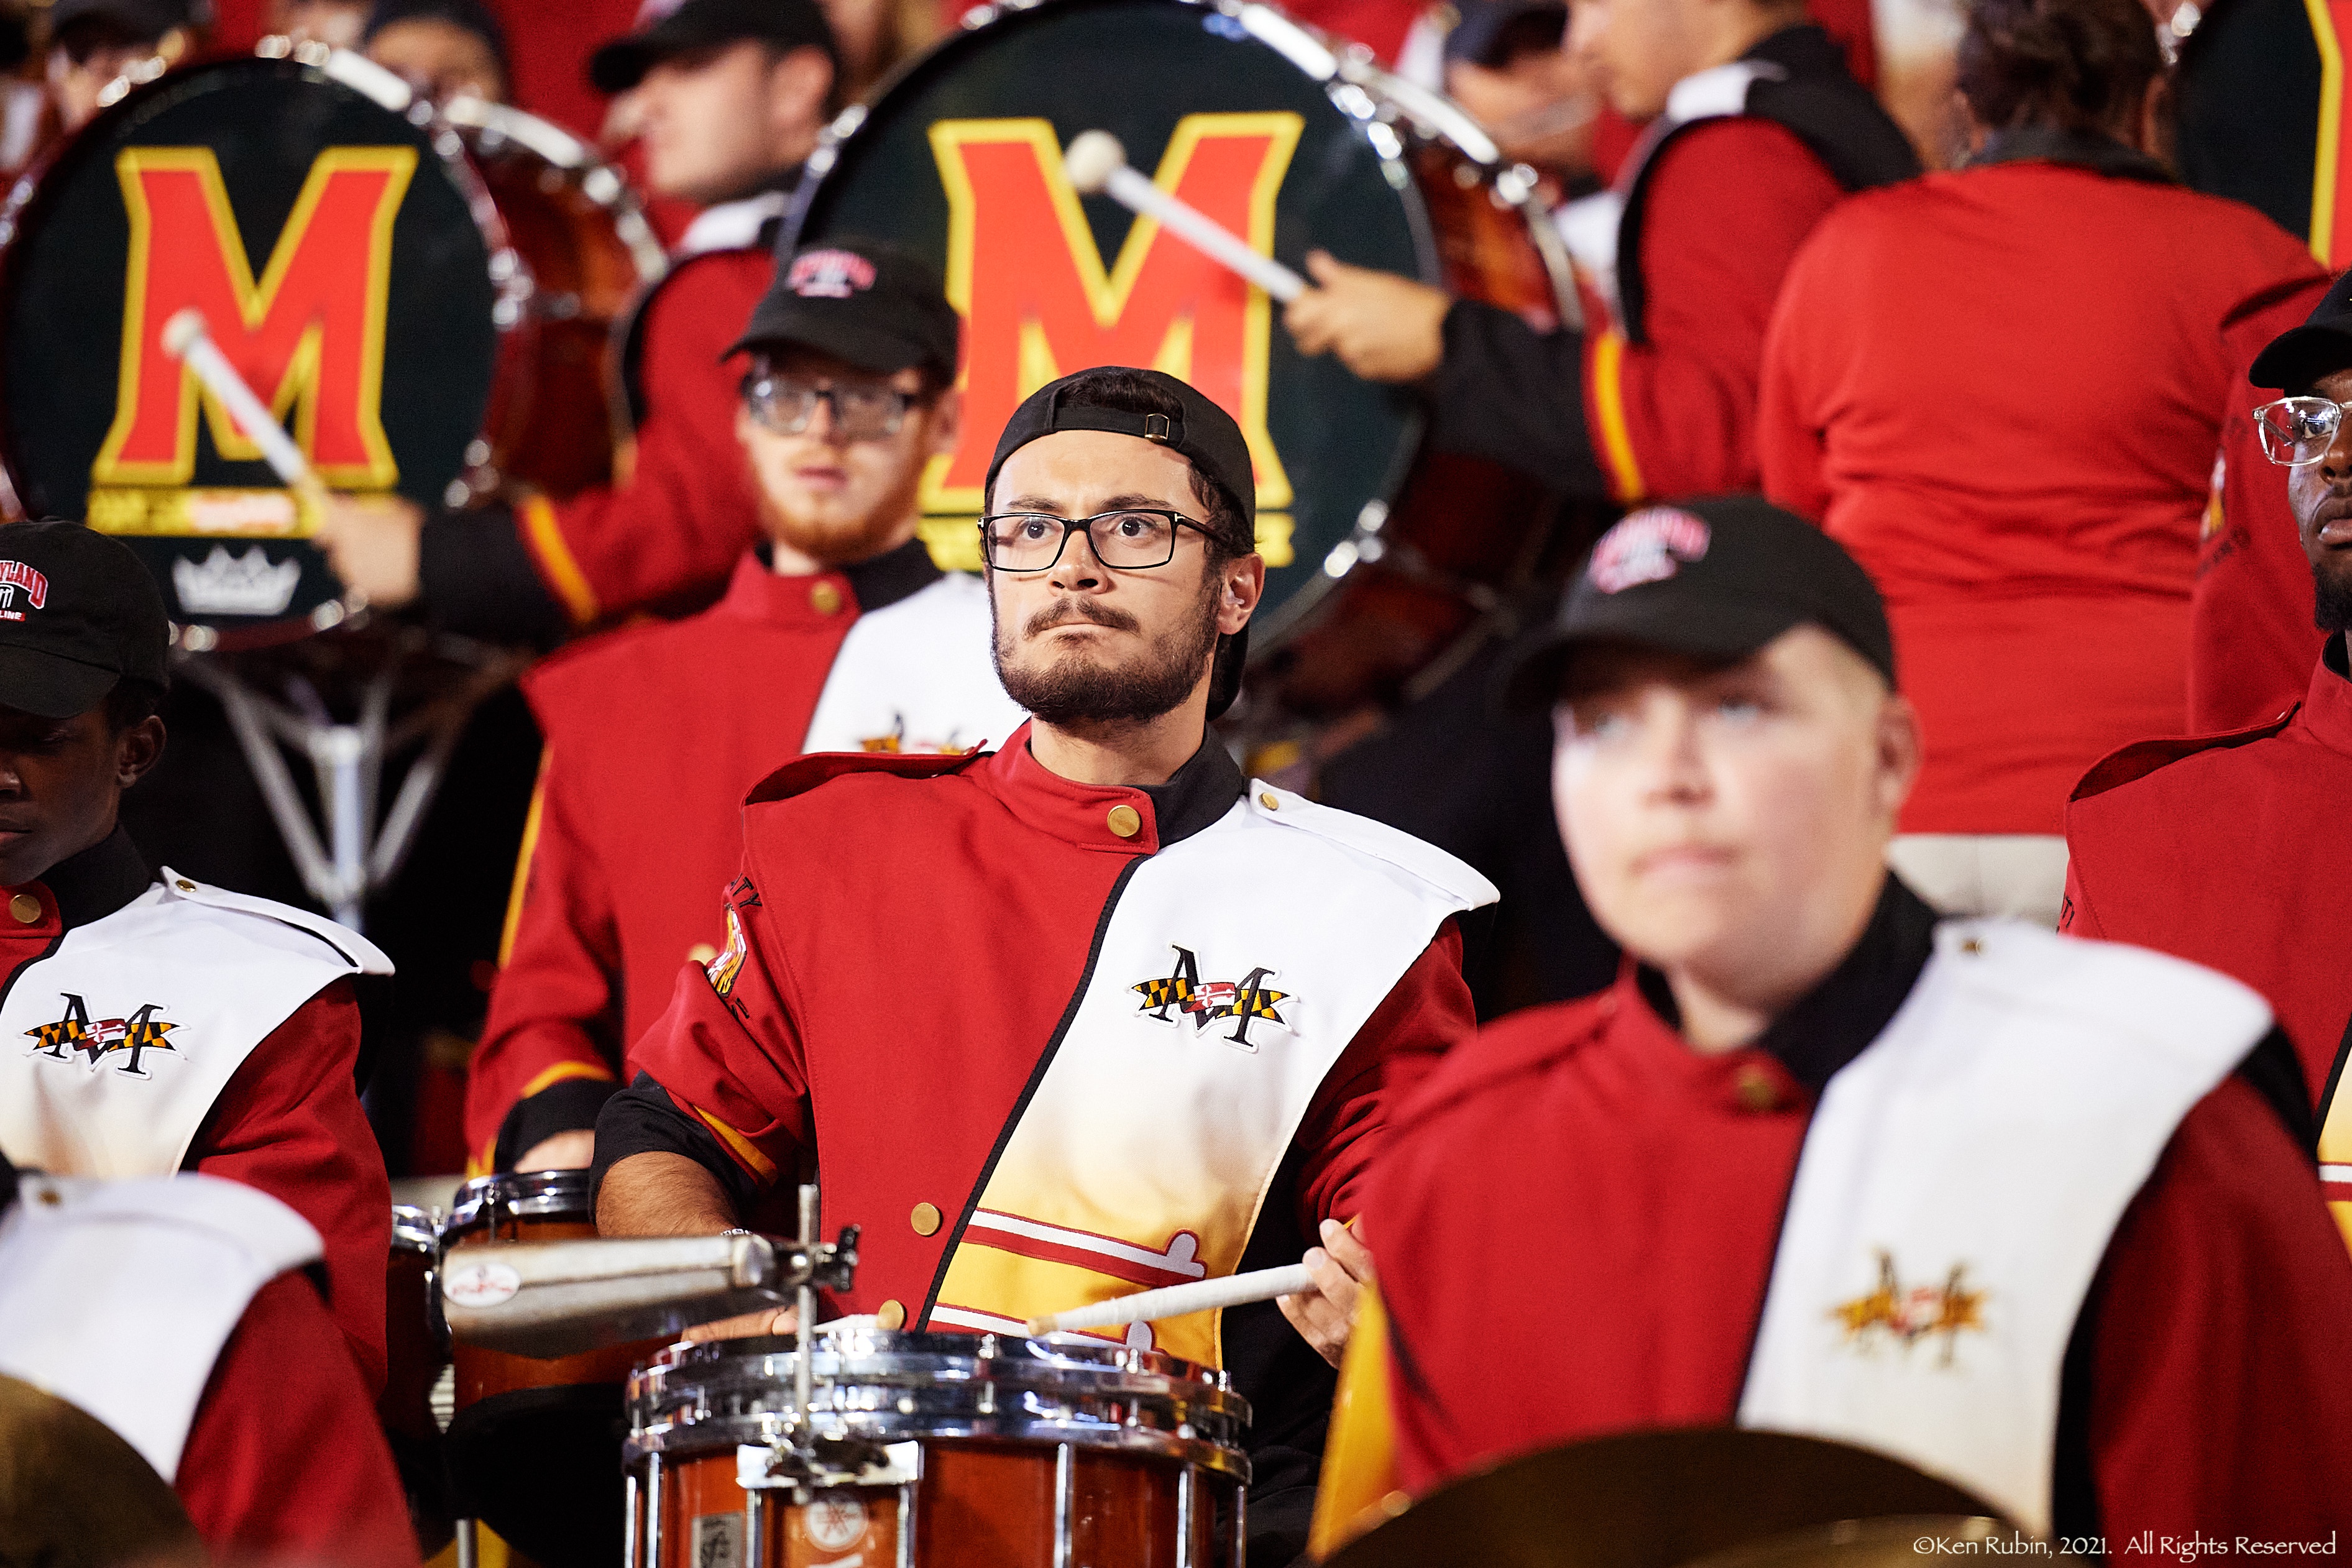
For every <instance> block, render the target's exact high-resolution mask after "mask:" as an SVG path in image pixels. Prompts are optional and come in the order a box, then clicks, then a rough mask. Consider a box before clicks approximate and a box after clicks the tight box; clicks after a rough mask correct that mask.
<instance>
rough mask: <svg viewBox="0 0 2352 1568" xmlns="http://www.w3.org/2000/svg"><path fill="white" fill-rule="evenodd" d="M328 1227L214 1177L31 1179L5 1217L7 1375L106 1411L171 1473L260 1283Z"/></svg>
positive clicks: (111, 1422) (1, 1234)
mask: <svg viewBox="0 0 2352 1568" xmlns="http://www.w3.org/2000/svg"><path fill="white" fill-rule="evenodd" d="M319 1255H320V1252H319V1233H318V1232H317V1231H315V1230H313V1229H311V1228H310V1225H309V1224H308V1223H307V1222H306V1221H304V1219H303V1218H302V1217H301V1216H300V1215H299V1214H296V1213H295V1212H294V1211H293V1210H292V1209H290V1208H289V1207H286V1206H285V1205H284V1204H282V1203H280V1202H278V1200H277V1199H276V1198H274V1197H270V1196H269V1195H268V1194H267V1193H264V1192H261V1191H258V1190H257V1189H255V1188H253V1187H249V1186H245V1185H243V1184H242V1183H239V1182H233V1181H222V1180H219V1179H217V1178H215V1177H213V1176H151V1177H147V1178H144V1179H141V1180H136V1181H88V1180H80V1179H75V1178H70V1177H60V1176H26V1178H25V1180H24V1183H23V1185H22V1186H21V1187H20V1189H19V1191H18V1193H17V1201H16V1207H13V1208H12V1209H10V1210H9V1211H8V1215H7V1218H5V1219H0V1373H5V1374H7V1375H9V1376H11V1377H15V1378H19V1379H21V1380H23V1381H24V1382H26V1383H29V1384H32V1385H34V1386H35V1387H37V1388H39V1389H41V1390H42V1391H43V1392H44V1393H47V1394H50V1395H53V1396H56V1397H57V1398H59V1399H62V1400H64V1401H65V1402H66V1403H67V1404H68V1405H72V1406H76V1407H77V1408H79V1409H80V1410H82V1411H83V1412H84V1413H86V1414H88V1415H89V1416H94V1417H96V1418H97V1419H98V1420H100V1421H102V1422H104V1423H105V1424H106V1425H107V1426H108V1427H110V1428H111V1429H112V1430H113V1431H114V1432H115V1434H116V1435H117V1436H119V1437H121V1438H122V1440H123V1441H125V1442H127V1443H129V1444H130V1445H131V1447H132V1448H136V1449H138V1450H139V1454H140V1457H141V1458H144V1459H145V1460H146V1461H147V1462H148V1463H149V1464H150V1465H152V1466H153V1467H154V1468H155V1473H156V1474H157V1475H159V1476H162V1477H163V1479H165V1480H167V1481H169V1480H172V1479H174V1477H175V1476H176V1475H177V1474H178V1472H179V1469H180V1452H181V1449H182V1448H184V1447H185V1446H186V1444H187V1439H188V1427H189V1425H190V1423H192V1422H193V1421H194V1419H195V1416H196V1405H197V1402H198V1401H199V1400H201V1399H202V1398H203V1397H204V1392H205V1383H206V1381H207V1380H209V1379H210V1378H211V1376H212V1372H213V1363H214V1362H215V1361H216V1360H218V1359H219V1358H220V1352H221V1346H222V1345H224V1344H226V1343H228V1336H229V1334H230V1333H232V1332H234V1331H235V1330H236V1325H237V1321H238V1320H239V1319H240V1318H242V1317H244V1316H245V1309H246V1306H247V1303H249V1302H250V1301H252V1300H253V1295H254V1292H255V1291H258V1290H260V1289H261V1287H262V1286H264V1285H266V1284H268V1282H269V1281H271V1280H273V1279H275V1278H277V1277H278V1275H279V1274H282V1273H284V1272H285V1271H286V1270H289V1269H294V1268H299V1267H300V1266H301V1265H303V1264H305V1263H310V1262H312V1261H314V1260H317V1259H318V1257H319Z"/></svg>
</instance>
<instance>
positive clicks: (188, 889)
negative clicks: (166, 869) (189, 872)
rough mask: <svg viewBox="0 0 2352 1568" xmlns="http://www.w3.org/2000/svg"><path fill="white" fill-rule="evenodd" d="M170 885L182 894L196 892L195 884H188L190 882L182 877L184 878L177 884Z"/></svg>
mask: <svg viewBox="0 0 2352 1568" xmlns="http://www.w3.org/2000/svg"><path fill="white" fill-rule="evenodd" d="M172 885H173V887H176V888H178V889H179V890H180V891H181V892H182V893H194V892H195V891H196V884H195V883H193V882H190V881H189V880H188V879H187V878H186V877H182V878H181V879H180V880H179V881H177V882H175V883H173V884H172Z"/></svg>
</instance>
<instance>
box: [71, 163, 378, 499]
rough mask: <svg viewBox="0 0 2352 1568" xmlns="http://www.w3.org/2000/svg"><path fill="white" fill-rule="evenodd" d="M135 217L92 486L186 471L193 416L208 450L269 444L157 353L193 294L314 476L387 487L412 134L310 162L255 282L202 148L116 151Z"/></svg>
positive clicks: (228, 451)
mask: <svg viewBox="0 0 2352 1568" xmlns="http://www.w3.org/2000/svg"><path fill="white" fill-rule="evenodd" d="M114 172H115V178H116V179H117V180H118V181H119V182H120V183H121V186H122V204H123V206H124V208H125V209H126V210H127V211H128V213H129V214H130V219H131V256H130V262H129V265H128V266H127V267H125V268H124V271H123V288H122V364H121V377H120V380H119V382H117V391H116V395H115V404H114V424H113V427H112V428H111V429H110V430H109V431H108V432H107V434H106V443H105V444H104V445H103V446H101V447H100V449H99V454H98V461H97V462H95V463H93V464H92V465H90V480H91V482H92V483H93V484H95V485H185V484H187V483H188V482H189V480H190V479H192V478H193V477H194V475H195V466H196V414H197V410H198V409H199V407H201V408H202V409H203V411H204V414H205V418H206V419H207V420H208V421H209V422H210V423H211V427H212V438H213V447H214V450H215V451H217V452H218V453H219V454H220V455H222V456H223V457H226V458H229V459H231V460H233V461H243V462H251V461H254V460H256V459H257V458H259V457H260V455H261V453H260V450H259V449H258V448H257V447H256V446H255V445H254V444H253V443H252V442H250V441H248V440H247V439H246V437H245V435H244V434H243V433H242V432H241V431H239V430H238V429H237V428H236V423H235V422H234V421H233V420H231V419H230V418H229V416H228V413H227V412H226V410H225V409H223V408H222V407H221V406H220V405H219V404H218V402H215V400H214V398H213V397H212V395H211V394H210V393H209V392H204V391H203V390H202V388H201V387H200V386H199V385H198V383H197V382H196V378H195V376H194V374H193V373H191V372H190V371H188V369H187V368H186V367H185V366H184V365H182V364H181V363H180V362H179V361H176V360H174V359H173V358H172V357H171V356H170V355H169V354H166V353H165V352H163V348H162V346H161V344H160V341H159V340H160V339H161V337H162V335H163V323H164V322H166V321H168V320H170V319H172V318H173V316H174V315H176V314H178V313H179V312H180V311H182V310H184V309H188V308H192V307H193V308H195V309H198V310H201V311H203V312H204V314H205V324H206V326H207V327H208V328H209V329H211V333H212V337H213V340H214V341H215V342H216V343H218V344H219V345H220V350H221V352H222V353H223V354H225V355H226V356H227V358H228V361H229V363H230V364H232V365H235V366H236V369H237V371H238V373H240V374H241V375H243V376H244V377H245V379H246V382H247V384H248V385H249V386H251V387H252V388H253V390H254V391H255V392H256V393H257V394H258V395H259V396H260V397H261V399H262V401H263V402H267V403H268V404H269V406H270V409H271V410H272V412H274V413H276V414H277V415H278V418H280V419H284V418H285V417H286V416H287V414H288V413H292V414H293V415H294V439H295V442H296V444H298V445H299V446H300V447H301V448H302V450H303V451H304V452H305V453H306V454H308V455H309V456H310V461H311V464H312V465H313V466H314V467H316V468H317V469H318V471H319V475H320V478H322V479H324V480H325V481H326V482H327V483H328V484H330V485H337V486H347V487H350V488H353V489H384V488H388V487H390V486H392V485H393V484H394V482H395V481H396V480H397V479H398V478H399V476H400V468H399V465H397V464H396V463H395V462H394V460H393V455H392V445H391V443H389V442H388V441H386V440H385V439H384V434H383V331H384V306H385V301H386V299H387V298H388V297H389V295H390V293H391V288H392V229H393V222H394V219H395V218H396V217H397V216H398V215H399V213H400V204H401V201H402V198H403V197H404V196H405V195H406V194H407V192H408V182H409V180H410V178H411V177H412V176H413V175H414V174H415V172H416V150H415V148H413V147H331V148H329V149H327V150H326V151H325V152H321V153H320V154H319V156H318V157H317V159H316V160H314V161H313V162H312V163H311V165H310V175H309V177H308V178H307V179H306V180H304V182H303V183H302V191H301V193H300V195H299V196H298V197H296V198H295V202H294V210H293V212H292V213H291V214H289V216H288V217H287V220H286V227H285V229H284V231H283V232H281V233H280V234H279V235H278V241H277V244H276V245H275V246H272V247H271V249H270V253H269V260H268V265H267V266H266V267H263V269H262V273H261V277H260V279H259V281H258V282H257V281H256V280H255V278H254V276H253V264H252V262H251V260H250V259H249V258H248V257H247V255H246V249H245V240H244V238H243V236H242V235H240V234H239V233H238V232H237V226H236V212H235V211H234V209H232V208H231V206H230V205H229V199H228V191H227V188H226V186H225V185H223V184H222V183H221V172H220V162H219V161H218V160H217V159H215V157H214V156H213V152H212V149H210V148H208V147H132V148H128V149H126V150H125V151H123V152H121V153H118V154H117V155H116V157H115V160H114Z"/></svg>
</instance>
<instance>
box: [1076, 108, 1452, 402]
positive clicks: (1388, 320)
mask: <svg viewBox="0 0 2352 1568" xmlns="http://www.w3.org/2000/svg"><path fill="white" fill-rule="evenodd" d="M1062 167H1063V169H1064V170H1065V171H1066V172H1067V173H1068V175H1069V177H1070V183H1071V185H1073V186H1074V187H1076V190H1077V191H1078V193H1080V194H1082V195H1089V196H1091V195H1094V194H1097V193H1100V194H1103V195H1107V196H1108V197H1109V198H1110V199H1111V200H1113V201H1115V202H1117V203H1118V204H1119V205H1120V206H1122V207H1125V208H1127V209H1128V210H1129V212H1131V213H1134V214H1137V215H1138V216H1139V217H1147V218H1152V219H1156V220H1157V221H1158V222H1159V224H1160V227H1162V228H1164V229H1166V230H1167V231H1168V232H1169V233H1170V234H1171V235H1175V236H1176V237H1177V238H1178V239H1181V240H1182V241H1183V242H1184V243H1185V244H1186V245H1189V246H1192V248H1193V249H1195V250H1197V251H1199V252H1200V253H1201V254H1202V255H1203V256H1207V257H1208V258H1209V259H1210V260H1212V261H1214V262H1217V263H1219V264H1220V265H1222V266H1223V267H1230V268H1231V269H1232V270H1234V272H1237V273H1239V274H1240V275H1241V276H1242V277H1245V278H1247V279H1248V280H1249V281H1250V282H1252V283H1255V284H1256V285H1257V286H1258V287H1260V288H1263V289H1265V291H1266V292H1267V293H1268V294H1270V295H1272V296H1274V298H1276V299H1279V300H1281V301H1282V302H1283V304H1284V305H1285V306H1286V307H1287V308H1286V310H1285V311H1284V313H1283V318H1282V319H1283V324H1284V325H1285V326H1286V327H1288V328H1289V329H1290V335H1291V336H1292V337H1293V338H1295V339H1297V342H1298V350H1299V352H1301V353H1303V354H1307V355H1310V356H1311V355H1316V354H1323V353H1333V354H1337V355H1338V356H1339V362H1340V363H1341V364H1343V365H1346V366H1347V367H1348V368H1349V370H1350V371H1354V372H1355V373H1356V374H1358V375H1360V376H1362V377H1363V378H1364V379H1365V380H1367V381H1375V382H1414V381H1419V380H1420V379H1421V378H1422V377H1423V376H1425V375H1427V374H1429V372H1430V371H1433V370H1435V369H1436V368H1437V361H1439V360H1440V359H1441V358H1442V357H1444V350H1445V330H1444V329H1445V312H1446V311H1447V310H1448V309H1449V308H1452V306H1453V303H1454V301H1453V300H1452V299H1451V298H1448V296H1447V295H1446V293H1445V291H1444V289H1442V288H1432V287H1429V285H1427V284H1425V283H1418V282H1415V281H1414V280H1413V279H1412V278H1410V277H1397V276H1396V275H1395V274H1393V273H1388V272H1375V271H1373V270H1372V269H1371V268H1370V267H1349V265H1348V264H1347V263H1346V262H1343V261H1339V260H1337V259H1336V258H1334V257H1333V256H1330V255H1329V254H1328V253H1327V252H1324V251H1319V250H1314V251H1309V252H1307V271H1308V272H1309V273H1311V274H1313V275H1314V278H1315V282H1314V283H1313V284H1310V283H1308V282H1307V279H1306V278H1303V277H1299V276H1298V274H1297V273H1295V272H1293V271H1291V270H1290V268H1288V267H1285V266H1283V265H1282V263H1280V262H1278V261H1276V260H1274V259H1273V258H1272V257H1270V256H1260V255H1259V254H1258V253H1257V252H1256V250H1255V249H1254V248H1252V247H1251V246H1250V244H1249V242H1248V241H1246V240H1244V239H1243V238H1242V237H1241V236H1240V235H1236V234H1235V233H1234V232H1233V231H1232V230H1231V229H1229V228H1226V227H1225V226H1224V225H1222V224H1220V223H1218V222H1217V220H1216V219H1214V218H1213V217H1211V216H1209V215H1208V214H1206V213H1203V212H1202V211H1201V210H1200V209H1199V208H1198V207H1195V206H1192V204H1189V203H1186V202H1184V201H1181V200H1180V199H1179V198H1177V197H1176V196H1173V195H1171V194H1170V193H1168V192H1166V191H1163V190H1161V189H1160V187H1159V186H1157V185H1155V184H1153V183H1151V182H1150V180H1147V179H1145V178H1144V177H1143V176H1142V175H1141V174H1140V173H1139V172H1136V171H1135V170H1134V169H1132V168H1130V167H1129V165H1128V162H1127V151H1126V149H1125V148H1123V147H1121V146H1120V145H1119V144H1118V138H1117V137H1115V136H1113V135H1111V133H1110V132H1109V131H1087V132H1086V133H1084V134H1083V135H1081V136H1079V137H1078V138H1077V140H1076V141H1072V142H1071V143H1070V150H1069V151H1068V152H1066V153H1064V154H1063V155H1062ZM1317 285H1319V286H1320V287H1317Z"/></svg>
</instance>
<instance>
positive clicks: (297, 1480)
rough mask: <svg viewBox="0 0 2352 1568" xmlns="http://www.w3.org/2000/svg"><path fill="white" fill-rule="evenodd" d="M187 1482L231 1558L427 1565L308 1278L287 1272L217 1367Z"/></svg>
mask: <svg viewBox="0 0 2352 1568" xmlns="http://www.w3.org/2000/svg"><path fill="white" fill-rule="evenodd" d="M380 1268H381V1263H380V1262H379V1270H380ZM174 1486H175V1490H177V1491H178V1492H179V1494H180V1501H181V1502H182V1503H183V1504H184V1505H185V1507H186V1508H187V1511H188V1518H189V1520H190V1521H192V1522H193V1523H194V1525H195V1527H196V1533H197V1534H199V1535H201V1536H203V1537H204V1540H205V1544H206V1545H207V1546H209V1547H211V1548H212V1551H213V1555H214V1556H215V1558H217V1559H218V1560H220V1561H222V1562H225V1563H226V1562H233V1561H238V1560H244V1559H248V1558H249V1559H251V1560H252V1561H255V1562H272V1563H286V1562H302V1563H331V1564H332V1565H333V1568H415V1563H416V1560H417V1552H416V1536H415V1532H414V1531H413V1530H412V1529H411V1527H410V1525H409V1522H408V1502H407V1499H406V1497H405V1496H404V1494H403V1492H402V1490H401V1485H400V1477H399V1475H398V1473H397V1472H396V1471H395V1470H394V1468H393V1462H392V1450H391V1449H390V1448H387V1447H386V1446H385V1444H384V1438H383V1429H382V1428H381V1427H378V1426H377V1424H376V1416H375V1408H374V1404H373V1400H372V1399H371V1398H370V1397H369V1396H368V1395H367V1394H366V1392H365V1391H364V1390H362V1388H361V1386H360V1376H359V1371H358V1369H357V1368H356V1367H354V1366H353V1365H352V1359H351V1355H350V1354H349V1352H348V1351H347V1350H346V1349H345V1347H344V1344H343V1342H342V1339H341V1336H340V1335H339V1334H338V1333H336V1331H335V1325H334V1323H333V1322H332V1321H331V1319H329V1317H328V1316H327V1313H326V1311H325V1309H324V1308H323V1307H322V1306H320V1302H319V1296H318V1292H317V1291H314V1290H312V1289H311V1287H310V1281H308V1280H306V1279H305V1278H303V1277H302V1276H301V1275H300V1274H280V1275H279V1276H278V1278H277V1279H275V1280H272V1281H270V1282H269V1283H268V1284H267V1285H264V1286H263V1287H262V1288H261V1289H260V1291H258V1292H257V1293H256V1294H255V1296H254V1298H253V1300H252V1301H251V1302H249V1303H248V1304H247V1307H246V1309H245V1316H244V1318H243V1319H242V1320H241V1321H240V1322H238V1324H237V1326H236V1332H235V1333H232V1334H231V1335H230V1336H229V1340H228V1343H227V1344H226V1345H224V1346H223V1347H222V1349H221V1354H220V1358H219V1360H217V1361H215V1363H214V1364H213V1375H212V1378H211V1380H210V1382H208V1383H207V1384H206V1385H205V1394H204V1397H203V1399H202V1400H201V1401H200V1402H199V1403H198V1404H197V1406H196V1415H195V1419H194V1422H193V1423H192V1424H191V1425H190V1426H189V1428H188V1440H187V1444H186V1447H185V1448H183V1449H182V1451H181V1455H180V1471H179V1476H178V1478H177V1480H176V1481H175V1483H174Z"/></svg>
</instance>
